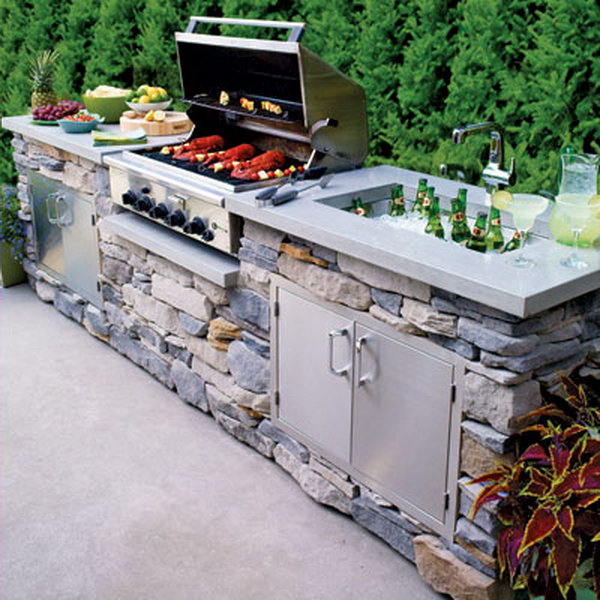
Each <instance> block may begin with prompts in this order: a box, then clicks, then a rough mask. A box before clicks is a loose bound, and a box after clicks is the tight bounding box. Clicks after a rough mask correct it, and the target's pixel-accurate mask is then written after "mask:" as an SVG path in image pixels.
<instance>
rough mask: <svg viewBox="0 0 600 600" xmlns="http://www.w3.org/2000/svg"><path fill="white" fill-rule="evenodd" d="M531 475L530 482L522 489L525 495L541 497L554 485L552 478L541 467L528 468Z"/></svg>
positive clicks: (522, 493)
mask: <svg viewBox="0 0 600 600" xmlns="http://www.w3.org/2000/svg"><path fill="white" fill-rule="evenodd" d="M527 473H528V474H529V476H530V480H529V483H528V484H527V485H526V486H525V487H524V488H523V489H522V490H521V492H520V494H521V495H523V496H535V497H540V496H543V495H544V494H546V493H547V492H548V490H549V489H550V488H551V487H552V479H550V477H547V476H546V475H544V474H543V473H542V472H541V471H540V470H539V469H536V468H535V467H531V468H530V469H527Z"/></svg>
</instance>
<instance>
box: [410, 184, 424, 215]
mask: <svg viewBox="0 0 600 600" xmlns="http://www.w3.org/2000/svg"><path fill="white" fill-rule="evenodd" d="M425 196H427V179H419V187H418V188H417V195H416V196H415V203H414V205H413V208H412V211H413V212H414V213H417V214H419V215H421V214H423V200H425Z"/></svg>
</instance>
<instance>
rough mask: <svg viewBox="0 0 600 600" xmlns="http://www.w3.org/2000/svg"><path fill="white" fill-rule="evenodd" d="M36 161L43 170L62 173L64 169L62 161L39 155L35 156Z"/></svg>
mask: <svg viewBox="0 0 600 600" xmlns="http://www.w3.org/2000/svg"><path fill="white" fill-rule="evenodd" d="M37 160H38V163H39V165H40V167H44V169H48V170H49V171H64V169H65V161H64V160H57V159H56V158H50V157H49V156H45V155H44V154H39V155H38V156H37Z"/></svg>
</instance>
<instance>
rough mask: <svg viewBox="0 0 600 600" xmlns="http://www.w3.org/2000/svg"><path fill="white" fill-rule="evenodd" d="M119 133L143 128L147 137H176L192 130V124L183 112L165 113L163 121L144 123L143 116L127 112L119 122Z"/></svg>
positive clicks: (130, 111) (132, 111)
mask: <svg viewBox="0 0 600 600" xmlns="http://www.w3.org/2000/svg"><path fill="white" fill-rule="evenodd" d="M119 123H120V124H121V131H133V130H134V129H138V128H139V127H143V128H144V131H145V132H146V134H147V135H177V134H178V133H186V132H188V131H190V130H191V129H192V126H193V125H192V122H191V121H190V120H189V118H188V116H187V115H186V113H184V112H176V111H169V112H165V120H164V121H161V122H159V121H144V115H143V114H142V115H141V114H139V113H136V112H135V111H134V110H128V111H126V112H124V113H123V114H122V115H121V119H120V120H119Z"/></svg>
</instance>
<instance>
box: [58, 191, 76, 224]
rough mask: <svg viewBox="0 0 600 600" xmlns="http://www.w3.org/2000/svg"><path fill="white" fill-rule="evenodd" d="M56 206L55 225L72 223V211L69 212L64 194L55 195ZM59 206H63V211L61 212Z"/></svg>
mask: <svg viewBox="0 0 600 600" xmlns="http://www.w3.org/2000/svg"><path fill="white" fill-rule="evenodd" d="M56 206H57V209H56V212H57V214H58V218H57V225H58V226H59V227H69V226H70V225H73V213H72V212H71V209H70V207H69V203H68V202H67V201H66V199H65V197H64V196H61V195H59V196H57V197H56ZM61 206H64V207H65V210H64V212H61V210H60V207H61Z"/></svg>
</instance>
